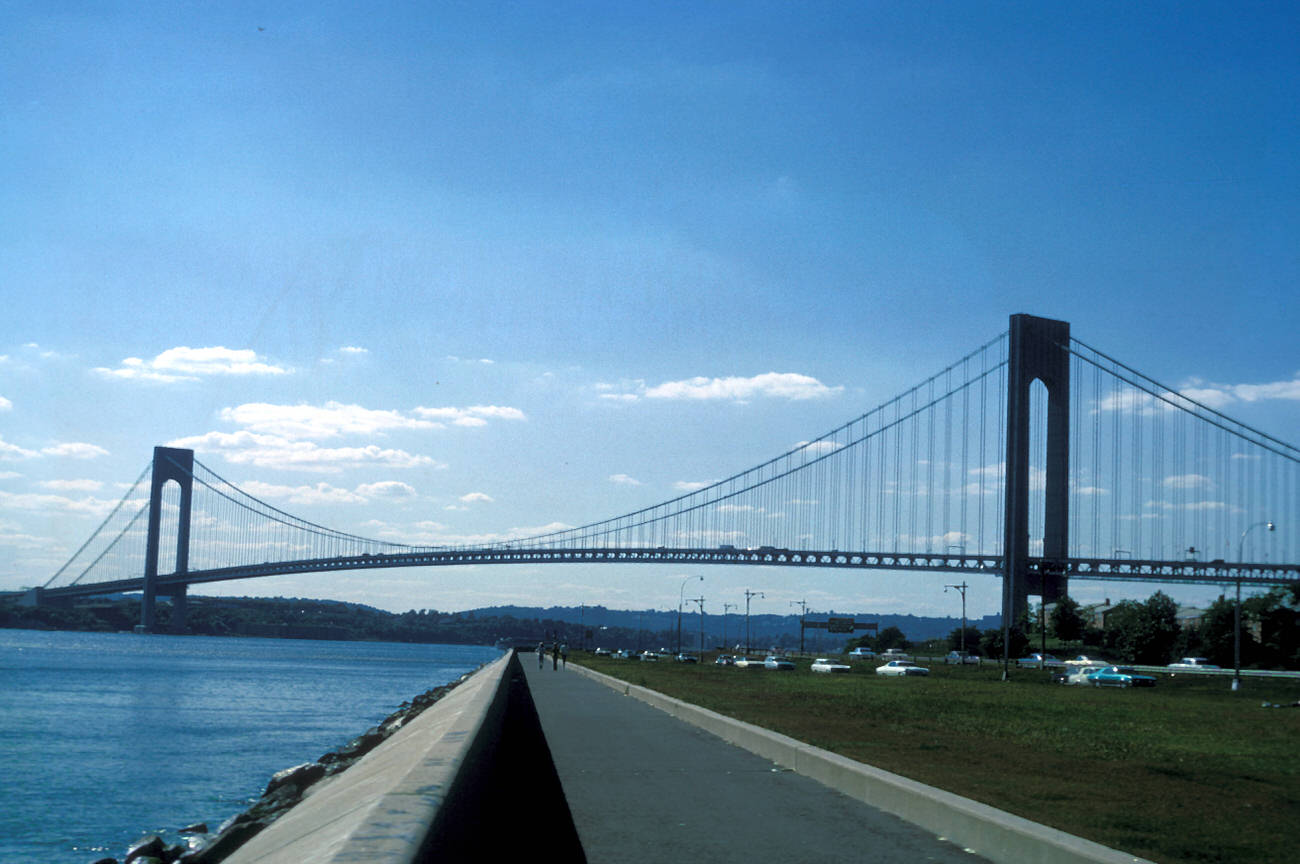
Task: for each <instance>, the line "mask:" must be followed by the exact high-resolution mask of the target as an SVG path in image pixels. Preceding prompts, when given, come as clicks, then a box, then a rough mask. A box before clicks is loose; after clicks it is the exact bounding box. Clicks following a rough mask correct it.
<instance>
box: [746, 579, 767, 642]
mask: <svg viewBox="0 0 1300 864" xmlns="http://www.w3.org/2000/svg"><path fill="white" fill-rule="evenodd" d="M755 597H762V598H763V599H764V600H766V599H767V595H766V594H764V593H763V592H762V591H750V590H749V589H748V588H746V589H745V653H746V654H748V653H749V601H750V600H752V599H754V598H755Z"/></svg>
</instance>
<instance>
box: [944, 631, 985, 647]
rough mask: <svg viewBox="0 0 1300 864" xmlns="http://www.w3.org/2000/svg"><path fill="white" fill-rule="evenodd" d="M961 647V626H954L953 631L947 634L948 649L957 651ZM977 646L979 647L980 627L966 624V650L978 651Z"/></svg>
mask: <svg viewBox="0 0 1300 864" xmlns="http://www.w3.org/2000/svg"><path fill="white" fill-rule="evenodd" d="M961 647H962V638H961V628H960V627H955V628H953V631H952V632H951V633H949V634H948V650H949V651H958V650H960V649H961ZM979 647H980V628H978V627H969V626H968V627H967V628H966V650H967V651H971V652H974V651H978V650H979Z"/></svg>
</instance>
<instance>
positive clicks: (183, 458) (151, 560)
mask: <svg viewBox="0 0 1300 864" xmlns="http://www.w3.org/2000/svg"><path fill="white" fill-rule="evenodd" d="M151 473H152V475H153V481H152V486H151V487H150V489H149V532H148V535H147V536H146V540H145V553H144V596H143V597H142V598H141V600H140V624H141V626H142V627H143V628H144V629H145V630H146V631H148V632H153V630H154V624H155V620H154V603H155V600H156V599H157V595H158V552H159V549H160V547H161V543H162V538H161V537H160V536H159V535H160V533H161V529H162V490H163V487H164V486H165V485H167V483H168V482H169V481H171V480H175V481H176V483H177V485H179V486H180V487H181V503H180V514H179V520H178V524H177V528H176V572H177V573H185V572H187V571H188V570H189V559H190V503H191V499H192V497H193V491H194V451H193V450H178V449H176V448H174V447H155V448H153V471H152V472H151ZM188 589H189V586H188V585H186V584H184V583H182V584H178V585H171V586H169V587H168V588H166V593H167V594H169V595H170V596H171V598H172V620H171V629H172V631H173V632H179V631H182V630H184V628H185V596H186V592H187V590H188Z"/></svg>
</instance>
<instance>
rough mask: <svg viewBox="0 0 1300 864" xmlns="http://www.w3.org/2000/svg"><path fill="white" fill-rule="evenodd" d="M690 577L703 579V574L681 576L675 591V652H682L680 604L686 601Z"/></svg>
mask: <svg viewBox="0 0 1300 864" xmlns="http://www.w3.org/2000/svg"><path fill="white" fill-rule="evenodd" d="M692 579H699V580H700V581H701V582H703V581H704V577H703V576H683V577H682V587H681V589H680V590H679V591H678V592H677V653H678V654H680V653H682V606H683V605H685V603H686V583H687V582H689V581H691V580H692Z"/></svg>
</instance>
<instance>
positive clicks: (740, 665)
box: [731, 654, 763, 669]
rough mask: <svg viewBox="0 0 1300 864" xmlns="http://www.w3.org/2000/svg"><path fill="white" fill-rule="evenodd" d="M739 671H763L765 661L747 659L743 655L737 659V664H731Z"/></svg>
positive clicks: (752, 658)
mask: <svg viewBox="0 0 1300 864" xmlns="http://www.w3.org/2000/svg"><path fill="white" fill-rule="evenodd" d="M731 665H732V666H735V667H736V668H737V669H762V668H763V661H762V660H759V659H758V658H757V657H746V656H744V655H743V654H742V655H738V656H737V657H736V662H734V663H732V664H731Z"/></svg>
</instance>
